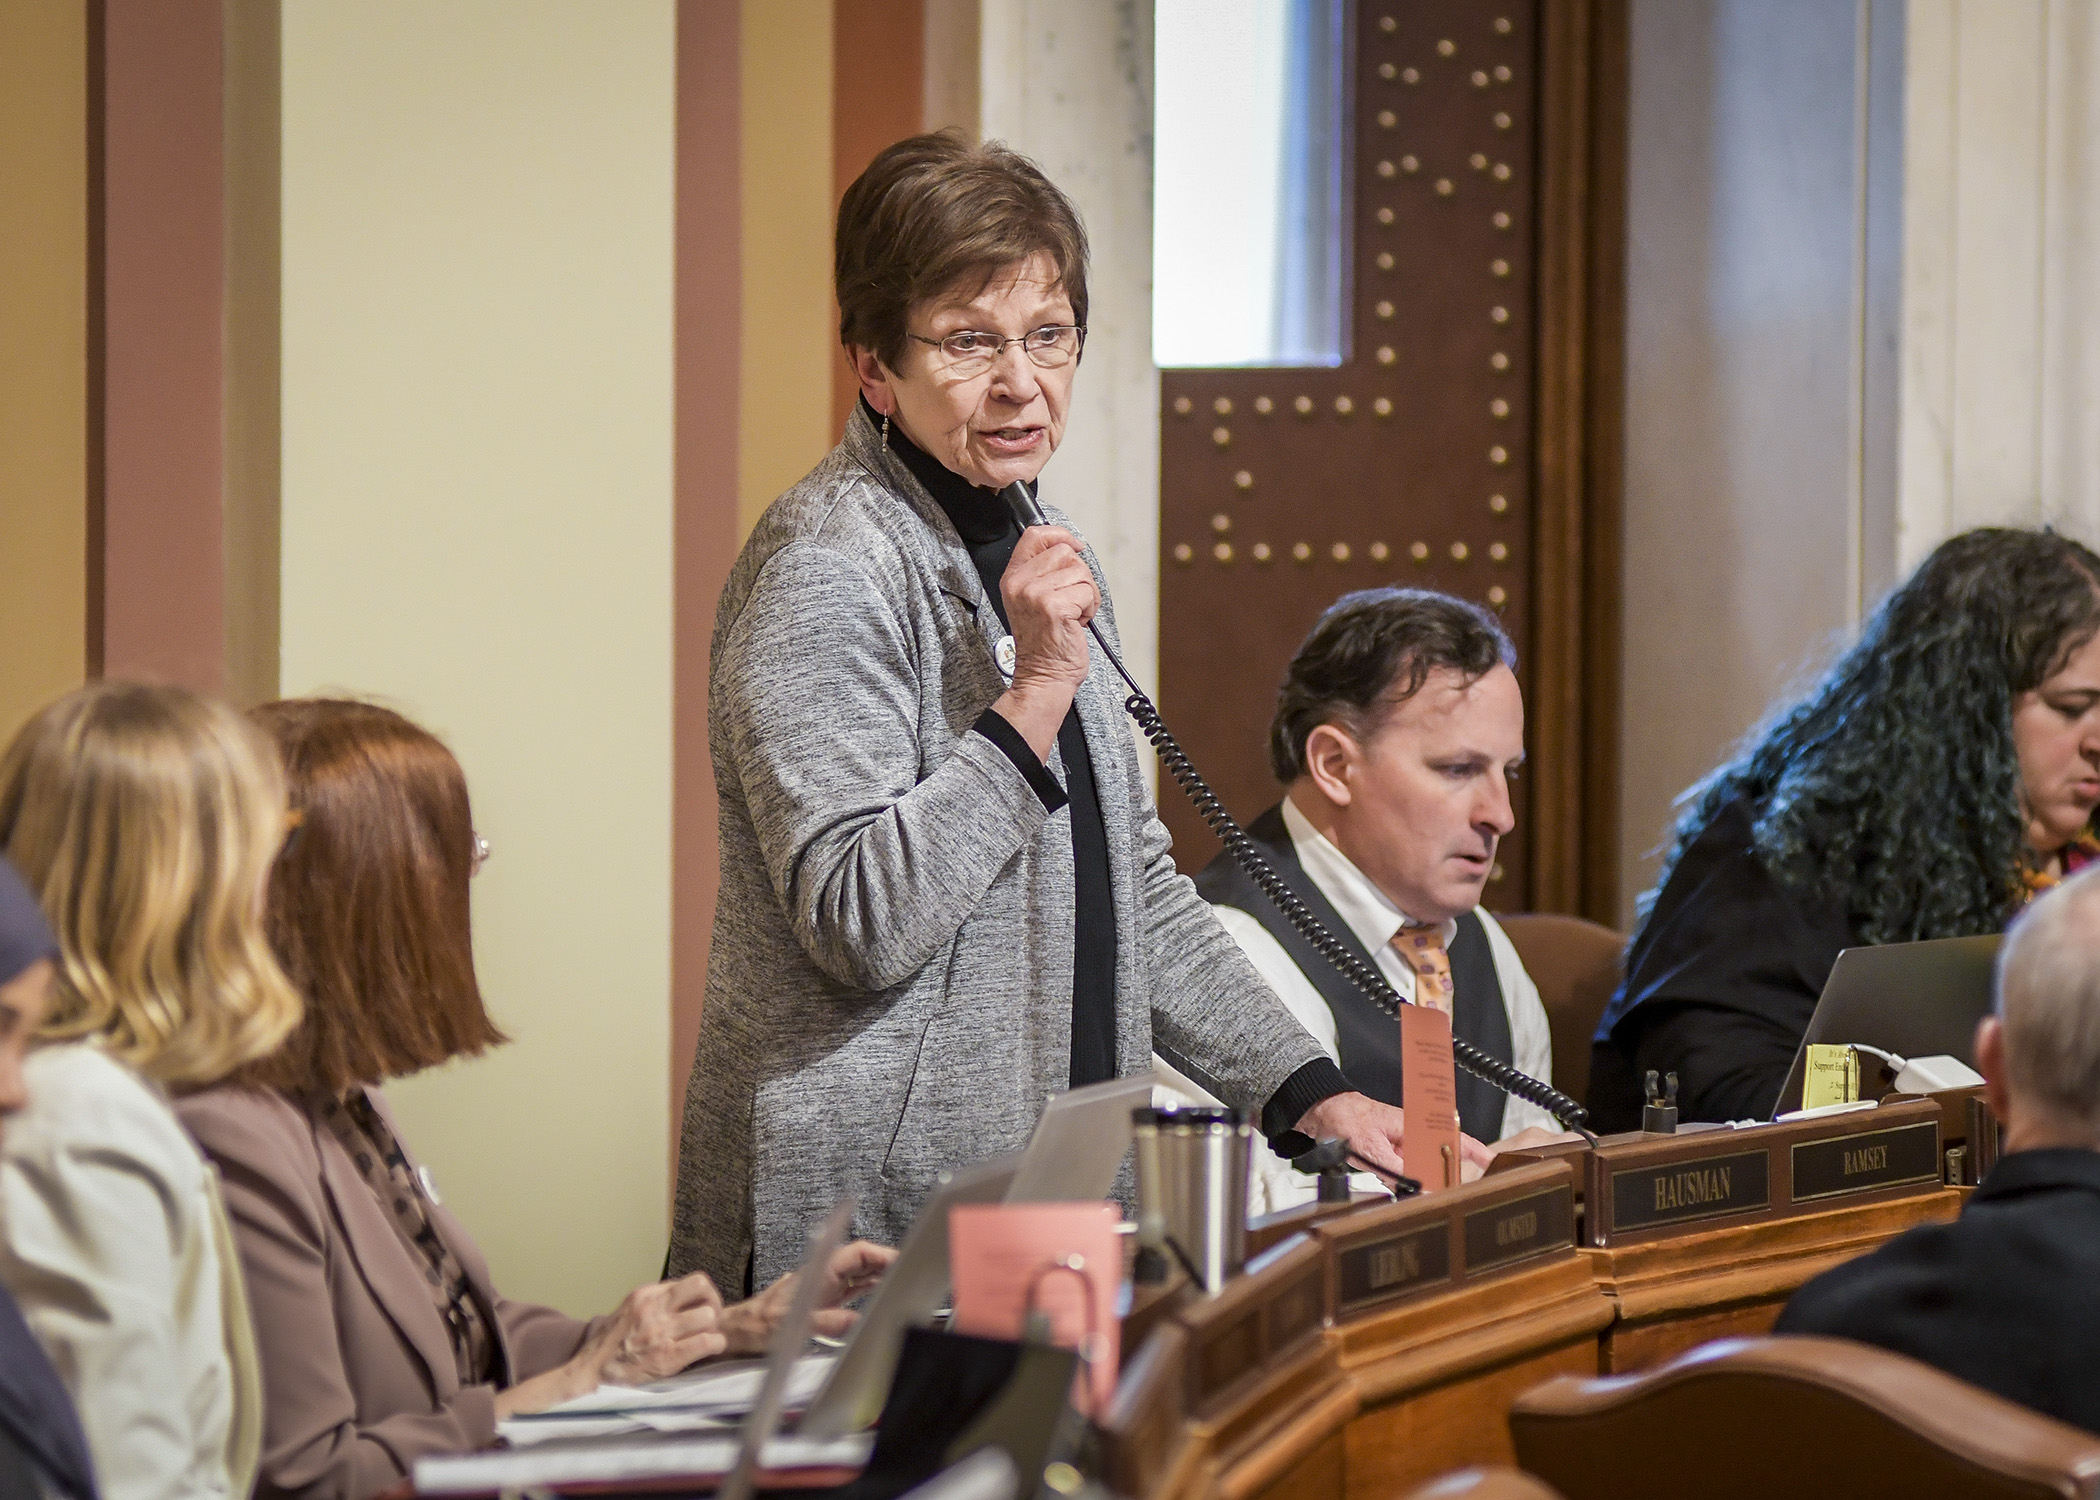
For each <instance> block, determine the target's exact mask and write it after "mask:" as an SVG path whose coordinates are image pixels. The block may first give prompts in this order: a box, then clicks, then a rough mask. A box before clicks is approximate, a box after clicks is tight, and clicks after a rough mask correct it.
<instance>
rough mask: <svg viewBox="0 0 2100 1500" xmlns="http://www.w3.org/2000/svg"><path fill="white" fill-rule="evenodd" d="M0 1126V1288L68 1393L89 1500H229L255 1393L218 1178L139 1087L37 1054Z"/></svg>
mask: <svg viewBox="0 0 2100 1500" xmlns="http://www.w3.org/2000/svg"><path fill="white" fill-rule="evenodd" d="M22 1077H23V1081H24V1083H25V1084H26V1085H27V1089H28V1094H29V1103H28V1104H27V1106H26V1107H25V1108H23V1109H22V1110H21V1111H20V1112H19V1113H17V1114H13V1115H10V1116H8V1118H7V1119H6V1121H5V1122H0V1281H4V1282H5V1283H6V1284H7V1286H8V1289H9V1290H10V1291H12V1292H13V1293H14V1296H15V1300H16V1301H17V1302H19V1303H20V1304H21V1307H22V1316H23V1318H24V1319H26V1320H27V1321H28V1323H29V1327H30V1330H31V1331H32V1332H33V1333H35V1334H36V1336H37V1340H38V1342H40V1343H42V1344H43V1346H44V1349H45V1351H46V1352H47V1353H48V1354H50V1356H51V1363H52V1364H53V1365H54V1366H55V1367H56V1368H57V1370H58V1374H59V1378H60V1379H61V1380H63V1381H64V1382H65V1384H66V1388H67V1389H68V1390H69V1391H70V1392H71V1393H72V1396H73V1405H74V1407H75V1409H77V1410H78V1411H79V1413H80V1426H81V1430H82V1432H83V1433H84V1434H85V1435H86V1437H87V1443H88V1452H89V1456H90V1457H91V1458H92V1459H93V1460H94V1464H95V1479H96V1483H97V1486H98V1487H99V1489H100V1490H101V1492H102V1496H103V1500H247V1496H248V1493H249V1491H250V1490H251V1489H252V1488H253V1486H254V1482H255V1472H256V1467H257V1463H258V1460H259V1458H260V1456H261V1451H262V1384H261V1375H260V1367H259V1366H258V1364H257V1363H256V1357H255V1341H254V1335H253V1332H252V1330H251V1328H250V1325H249V1322H248V1301H247V1292H246V1288H245V1286H244V1285H243V1283H242V1281H241V1266H240V1258H239V1256H238V1254H237V1252H236V1251H235V1249H234V1244H233V1233H232V1230H231V1229H230V1228H229V1227H228V1225H227V1222H226V1211H225V1208H224V1207H223V1205H222V1204H221V1203H220V1200H219V1179H218V1175H217V1174H216V1173H215V1172H214V1171H213V1170H212V1168H211V1167H210V1165H209V1164H208V1163H206V1161H205V1160H204V1157H203V1156H202V1155H201V1154H200V1153H199V1152H198V1150H197V1147H196V1145H195V1144H194V1143H193V1142H192V1141H191V1140H190V1138H189V1137H188V1136H187V1135H186V1134H184V1133H183V1129H182V1126H181V1125H180V1124H179V1123H177V1121H176V1119H175V1112H174V1111H173V1110H172V1109H171V1108H169V1106H168V1101H167V1098H166V1096H165V1095H164V1094H163V1093H162V1092H161V1090H160V1089H159V1088H158V1087H157V1086H156V1085H154V1084H152V1083H150V1082H148V1081H147V1080H145V1079H144V1078H142V1077H140V1076H139V1075H138V1074H136V1073H134V1072H133V1071H132V1070H131V1069H130V1068H127V1067H126V1066H124V1065H123V1064H122V1063H120V1062H117V1061H116V1060H114V1059H113V1058H110V1057H108V1056H106V1055H104V1054H103V1053H102V1052H101V1051H100V1050H99V1049H98V1048H97V1047H95V1046H94V1045H93V1044H92V1043H89V1042H70V1043H61V1044H57V1045H52V1046H45V1047H38V1048H37V1049H36V1050H34V1051H33V1052H31V1053H30V1054H29V1057H28V1060H27V1061H25V1062H24V1063H23V1065H22Z"/></svg>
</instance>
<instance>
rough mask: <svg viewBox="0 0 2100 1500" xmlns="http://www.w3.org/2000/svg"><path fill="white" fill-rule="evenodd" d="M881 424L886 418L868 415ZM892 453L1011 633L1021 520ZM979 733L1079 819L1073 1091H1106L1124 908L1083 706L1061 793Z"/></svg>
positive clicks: (1017, 742)
mask: <svg viewBox="0 0 2100 1500" xmlns="http://www.w3.org/2000/svg"><path fill="white" fill-rule="evenodd" d="M869 416H870V420H872V421H874V422H875V423H876V424H877V425H878V426H880V425H881V424H882V418H880V417H879V416H875V415H874V413H873V412H870V413H869ZM889 445H890V449H891V451H893V452H894V453H895V454H896V455H897V457H899V458H900V459H902V460H903V461H904V465H905V467H906V468H908V469H910V470H911V471H912V473H913V475H915V476H916V477H917V479H918V481H919V483H921V484H923V485H925V486H926V492H927V493H928V494H930V495H932V496H933V499H934V503H935V504H937V505H939V506H940V508H941V510H942V511H943V512H945V513H946V515H947V517H948V520H949V522H950V523H951V524H952V525H953V526H954V527H955V530H956V534H957V535H959V536H960V537H961V538H962V540H963V545H964V546H965V547H967V548H969V549H970V559H971V561H973V562H975V563H976V564H977V576H978V577H979V578H980V579H982V580H983V581H984V592H985V595H986V597H988V598H989V599H990V600H991V603H992V608H993V609H995V610H997V611H998V612H999V623H1000V624H1002V625H1004V626H1006V628H1007V629H1008V630H1011V629H1012V628H1013V625H1012V622H1010V621H1009V620H1008V619H1007V618H1006V599H1005V596H1004V595H1002V594H1001V593H1000V591H999V581H1000V580H1001V579H1002V578H1004V577H1005V576H1006V565H1007V563H1008V562H1009V561H1010V560H1011V559H1012V557H1013V555H1014V547H1015V545H1016V544H1018V543H1019V542H1020V540H1021V525H1020V522H1018V521H1016V520H1015V519H1014V516H1013V513H1012V512H1011V511H1009V510H1008V509H1007V508H1006V502H1005V501H1003V500H1001V499H1000V498H999V495H998V492H997V491H994V490H987V489H981V488H979V487H978V486H977V485H974V484H972V483H970V481H969V480H967V479H965V478H963V477H962V476H961V475H960V474H957V473H956V472H955V471H954V470H952V469H950V468H948V467H946V466H945V465H944V464H942V463H941V462H940V461H939V460H937V459H935V458H934V457H933V456H932V455H931V454H929V453H927V452H926V451H925V450H924V449H922V448H920V447H919V445H918V444H916V443H914V442H913V441H912V440H911V439H910V438H908V437H906V436H905V435H904V429H903V428H902V427H900V426H898V425H897V424H896V423H894V422H892V423H890V424H889ZM977 728H978V730H979V732H981V733H983V734H984V735H985V737H986V738H988V739H990V740H991V741H992V743H994V744H995V745H997V746H998V747H999V748H1000V749H1001V750H1003V751H1005V752H1006V755H1007V757H1008V758H1009V759H1010V760H1012V761H1013V762H1014V764H1015V765H1017V766H1018V767H1020V770H1021V774H1022V775H1024V776H1026V777H1027V778H1028V781H1029V784H1030V785H1031V786H1033V787H1034V788H1035V790H1036V794H1037V795H1038V796H1040V797H1042V799H1043V801H1044V804H1045V805H1046V806H1048V807H1049V809H1050V810H1051V811H1052V812H1056V811H1057V809H1058V808H1059V807H1061V806H1064V805H1066V804H1067V803H1069V805H1070V808H1071V813H1072V871H1073V884H1074V890H1073V895H1074V898H1075V901H1074V918H1073V923H1072V944H1073V951H1072V1067H1071V1080H1072V1087H1073V1088H1075V1089H1076V1088H1079V1087H1082V1086H1083V1085H1085V1084H1089V1083H1102V1082H1105V1081H1106V1080H1108V1079H1110V1078H1113V1077H1115V1076H1116V907H1115V898H1114V896H1113V894H1112V893H1111V888H1110V885H1109V874H1108V830H1107V827H1106V825H1104V824H1103V823H1102V821H1101V803H1100V799H1099V798H1098V797H1097V796H1096V795H1095V791H1094V761H1093V757H1092V756H1091V755H1089V754H1088V753H1087V745H1086V731H1085V730H1084V729H1083V728H1082V727H1081V726H1080V723H1079V708H1078V705H1077V704H1076V703H1075V704H1074V705H1073V706H1072V707H1071V708H1069V709H1067V710H1066V711H1065V721H1064V723H1063V724H1061V725H1059V726H1058V730H1057V751H1058V755H1059V756H1060V757H1061V758H1062V759H1063V761H1064V765H1065V783H1066V784H1065V786H1064V787H1062V788H1060V787H1059V786H1058V785H1057V782H1056V780H1055V778H1053V777H1052V776H1051V775H1050V774H1049V773H1048V772H1047V771H1046V770H1045V769H1044V767H1043V764H1042V762H1041V761H1040V760H1038V759H1037V758H1036V754H1035V752H1034V750H1032V749H1030V748H1029V745H1028V742H1027V741H1026V740H1024V739H1022V738H1021V734H1020V731H1018V730H1016V729H1015V728H1014V727H1013V726H1012V725H1011V724H1009V723H1007V722H1006V720H1005V719H1003V718H1001V717H1000V716H999V715H998V714H997V713H995V712H994V711H992V710H991V709H986V710H985V712H984V717H983V718H981V719H979V720H978V722H977Z"/></svg>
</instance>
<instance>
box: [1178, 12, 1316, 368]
mask: <svg viewBox="0 0 2100 1500" xmlns="http://www.w3.org/2000/svg"><path fill="white" fill-rule="evenodd" d="M1345 12H1346V5H1345V0H1157V3H1156V7H1155V26H1156V31H1155V36H1154V56H1155V58H1156V59H1157V61H1156V62H1155V65H1154V68H1155V76H1154V95H1153V100H1154V103H1153V109H1154V118H1153V150H1154V156H1153V222H1152V349H1153V359H1154V361H1155V362H1156V363H1158V364H1160V365H1162V366H1166V367H1170V368H1171V367H1189V366H1216V365H1337V364H1340V363H1341V361H1342V356H1343V353H1344V348H1343V329H1344V320H1343V317H1342V309H1343V306H1344V302H1345V297H1346V281H1347V275H1346V270H1347V267H1346V253H1345V252H1346V245H1347V235H1346V232H1345V231H1346V224H1347V202H1346V193H1345V189H1344V185H1345V182H1346V176H1345V173H1344V171H1343V165H1344V163H1343V155H1344V151H1343V142H1344V140H1345V132H1344V129H1343V123H1344V122H1343V106H1344V101H1345V98H1346V84H1345V75H1344V60H1345V53H1346V47H1347V43H1346V38H1345V33H1344V29H1343V27H1344V18H1345Z"/></svg>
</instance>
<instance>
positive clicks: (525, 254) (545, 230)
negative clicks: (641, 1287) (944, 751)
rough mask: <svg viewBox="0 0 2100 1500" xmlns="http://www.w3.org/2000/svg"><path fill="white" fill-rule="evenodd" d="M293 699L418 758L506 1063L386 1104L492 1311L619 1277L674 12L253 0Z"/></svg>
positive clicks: (659, 836)
mask: <svg viewBox="0 0 2100 1500" xmlns="http://www.w3.org/2000/svg"><path fill="white" fill-rule="evenodd" d="M283 48H284V79H283V83H284V87H283V97H282V110H283V122H284V137H283V163H284V198H283V201H284V225H283V242H284V262H283V306H284V324H283V345H282V358H283V370H284V400H283V432H284V451H283V510H282V524H283V536H284V566H283V613H282V651H283V685H284V688H285V689H286V690H287V691H288V692H296V693H305V692H314V691H318V690H323V689H341V690H348V691H350V692H354V693H366V694H373V695H379V696H382V697H384V698H385V699H386V700H387V701H389V702H392V703H393V704H395V705H397V706H399V707H400V708H402V709H404V710H405V711H406V712H408V713H410V714H411V715H413V716H415V717H416V718H418V719H419V720H421V721H422V722H423V723H425V724H427V725H429V726H430V727H431V728H432V729H434V730H436V731H437V732H438V733H439V734H441V735H443V736H444V737H445V738H446V740H447V741H448V742H449V743H450V744H451V745H452V747H453V748H454V750H455V751H456V752H457V753H458V754H459V757H460V759H461V761H462V762H463V763H464V765H465V767H466V771H467V777H468V782H469V785H470V787H471V788H472V792H473V797H474V807H475V818H476V822H477V825H478V827H479V829H480V831H481V832H482V833H484V834H485V835H486V836H487V837H488V839H489V840H490V842H491V844H492V845H493V846H494V858H493V859H492V861H491V862H490V864H489V866H488V868H487V869H486V870H485V871H484V872H483V873H482V875H481V877H480V878H479V879H478V880H477V881H476V883H475V891H474V898H475V905H474V917H475V924H476V939H477V943H476V950H477V954H478V957H479V960H480V968H481V978H482V984H483V988H484V990H485V991H486V992H487V994H488V995H489V997H490V999H491V1001H492V1007H493V1009H494V1010H495V1012H496V1015H497V1017H498V1019H499V1021H500V1022H501V1023H502V1024H503V1025H504V1026H505V1027H506V1028H507V1029H508V1030H509V1031H510V1033H511V1034H512V1036H513V1037H514V1038H515V1041H514V1042H513V1044H512V1045H511V1046H509V1047H507V1048H504V1049H502V1050H501V1051H499V1052H498V1053H496V1054H495V1055H493V1056H492V1057H490V1058H489V1059H487V1060H484V1061H478V1062H474V1063H470V1064H466V1065H463V1066H457V1067H453V1068H450V1069H447V1070H444V1071H441V1072H440V1073H438V1074H436V1075H433V1076H428V1077H424V1078H419V1079H416V1080H413V1081H412V1082H410V1083H408V1084H407V1085H405V1086H402V1087H399V1088H397V1089H396V1090H395V1097H396V1099H397V1100H398V1102H399V1104H400V1107H401V1113H402V1116H403V1119H404V1123H405V1127H406V1129H407V1131H408V1134H409V1138H410V1139H411V1140H412V1141H413V1142H414V1143H415V1145H416V1146H417V1147H418V1148H419V1149H420V1150H421V1152H422V1153H423V1155H424V1156H425V1157H426V1158H427V1159H428V1160H429V1161H430V1162H431V1163H432V1166H433V1168H434V1170H435V1172H436V1174H437V1178H438V1182H439V1185H440V1186H441V1188H443V1189H444V1190H445V1192H446V1194H447V1196H448V1198H449V1200H450V1202H451V1203H452V1204H453V1206H454V1207H455V1208H457V1209H458V1210H459V1212H460V1213H461V1215H462V1216H463V1218H464V1219H465V1221H466V1223H467V1224H468V1225H469V1226H471V1228H472V1229H473V1231H474V1232H475V1234H476V1236H477V1237H478V1238H479V1239H480V1241H481V1243H482V1245H483V1247H484V1248H485V1249H486V1250H487V1252H488V1255H489V1259H490V1261H491V1263H492V1265H493V1266H494V1268H495V1272H496V1277H497V1281H498V1283H499V1285H501V1286H503V1287H504V1288H505V1289H506V1290H507V1291H508V1292H510V1293H511V1294H512V1295H515V1296H522V1297H527V1298H533V1299H538V1300H545V1301H551V1302H554V1303H556V1304H558V1305H560V1306H563V1307H565V1308H567V1309H569V1310H571V1311H574V1312H577V1313H586V1312H595V1311H599V1310H602V1309H604V1308H606V1307H609V1306H610V1305H611V1304H612V1302H613V1301H614V1299H615V1298H616V1297H618V1296H619V1295H620V1293H621V1292H622V1291H623V1289H625V1288H627V1287H629V1286H631V1285H633V1284H634V1283H636V1282H638V1281H641V1280H644V1279H646V1278H649V1277H652V1276H653V1275H654V1274H655V1273H656V1270H657V1268H658V1266H659V1265H660V1263H661V1259H662V1255H663V1249H664V1236H665V1228H666V1219H665V1198H664V1182H665V1178H666V1173H667V1172H668V1170H669V1163H668V1161H667V1158H666V1142H667V1139H668V1131H669V1119H668V1115H667V1103H668V1101H667V1098H666V1092H665V1089H664V1087H663V1078H664V1072H665V1058H666V1055H667V1050H668V1048H669V1044H670V1041H669V1026H670V1017H669V999H668V988H669V963H670V844H669V830H670V793H671V764H670V757H671V740H670V724H671V704H670V690H671V655H670V653H671V639H672V631H671V576H672V575H671V568H672V524H671V521H672V471H671V459H672V327H673V325H672V265H673V244H672V224H673V218H672V209H673V157H672V151H673V141H674V124H675V117H674V66H675V29H674V16H673V5H672V3H671V0H619V3H606V0H417V3H415V4H389V5H377V4H373V5H358V6H344V5H340V4H337V3H335V0H286V4H285V5H284V20H283Z"/></svg>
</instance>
